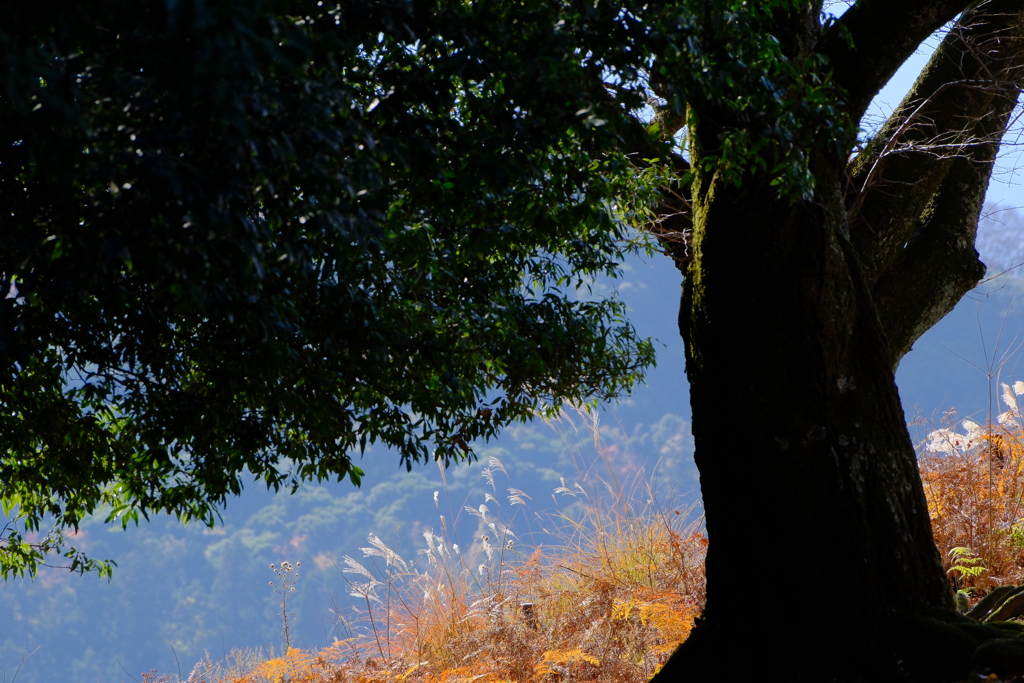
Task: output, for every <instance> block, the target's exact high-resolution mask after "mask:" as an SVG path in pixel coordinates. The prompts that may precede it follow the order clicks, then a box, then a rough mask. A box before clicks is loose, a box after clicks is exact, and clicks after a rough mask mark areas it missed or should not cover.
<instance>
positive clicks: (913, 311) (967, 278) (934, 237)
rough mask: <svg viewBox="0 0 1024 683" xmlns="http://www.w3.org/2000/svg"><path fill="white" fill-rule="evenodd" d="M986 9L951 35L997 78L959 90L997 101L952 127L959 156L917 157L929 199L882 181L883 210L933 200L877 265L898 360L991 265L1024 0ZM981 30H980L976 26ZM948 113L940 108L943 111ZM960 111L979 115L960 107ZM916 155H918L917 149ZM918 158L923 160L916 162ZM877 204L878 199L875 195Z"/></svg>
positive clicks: (1001, 0)
mask: <svg viewBox="0 0 1024 683" xmlns="http://www.w3.org/2000/svg"><path fill="white" fill-rule="evenodd" d="M979 11H985V12H986V14H987V15H988V17H987V18H984V19H983V18H981V17H979V16H978V15H977V14H976V13H971V14H970V15H965V17H964V20H963V24H964V28H963V30H961V31H955V32H954V33H951V35H950V37H949V38H947V41H946V42H949V43H950V44H955V43H956V41H957V39H958V38H957V37H956V36H959V39H962V40H963V43H962V45H963V46H964V47H966V48H968V50H966V51H962V52H960V53H959V57H961V58H962V59H961V61H960V62H959V64H960V65H963V68H973V69H975V70H976V71H977V72H978V74H977V75H979V76H980V75H984V76H986V77H987V79H984V80H983V79H975V83H985V84H986V85H984V86H981V85H979V86H978V87H977V88H976V91H971V92H967V93H964V91H963V90H962V89H953V91H954V92H955V91H958V92H959V99H960V100H963V101H967V100H970V101H972V104H971V105H969V106H967V107H966V108H967V109H968V110H970V109H971V108H972V107H979V106H981V105H982V104H985V102H987V109H986V110H985V111H983V112H982V113H981V114H980V115H978V116H974V117H972V118H971V119H970V124H968V125H967V126H966V128H965V130H962V131H955V130H954V131H952V132H953V133H955V135H953V137H956V138H959V140H958V141H957V142H959V144H960V145H961V146H960V147H959V148H958V149H956V153H955V155H953V156H951V157H950V156H945V155H942V154H938V153H936V154H933V155H932V156H931V158H930V159H929V158H928V157H927V156H922V153H921V152H916V153H915V155H914V156H916V161H917V163H916V164H914V163H910V164H909V165H910V166H911V168H909V169H903V170H904V171H907V170H909V171H914V170H916V171H917V172H918V173H919V174H920V175H921V177H922V180H921V181H920V183H921V186H919V187H918V188H916V189H917V190H918V191H921V190H922V189H923V186H930V185H934V186H935V189H934V190H933V191H930V192H927V194H926V197H925V198H924V199H922V198H921V197H920V196H918V197H911V196H909V195H908V193H912V192H913V191H914V190H913V189H907V188H904V187H900V188H896V189H892V188H890V190H891V191H890V192H889V193H887V194H884V195H883V194H881V191H880V190H879V191H878V193H879V196H880V197H881V199H880V200H878V202H877V205H876V206H873V207H871V209H870V210H871V211H873V212H874V214H875V216H876V217H880V216H881V213H880V212H881V211H885V210H890V211H893V212H899V211H900V208H899V206H898V205H896V204H895V202H898V201H902V202H903V203H904V204H914V205H916V206H920V205H921V204H922V203H923V202H924V203H925V204H924V206H923V207H922V209H921V213H920V215H919V216H918V217H917V218H916V219H915V220H914V221H913V223H912V224H911V228H912V229H911V231H910V232H909V234H907V236H906V238H905V240H906V241H905V244H900V243H899V241H898V240H899V239H903V238H898V239H897V241H896V243H895V244H894V245H893V244H892V242H893V239H892V235H893V234H896V235H898V234H900V231H899V230H895V229H891V230H890V231H889V235H888V237H889V240H888V241H889V242H890V246H889V248H890V249H893V246H895V249H893V251H894V254H895V255H894V258H892V259H890V260H889V262H888V263H887V265H886V267H884V268H881V269H878V268H875V269H873V270H874V272H876V273H877V275H876V277H877V281H876V282H875V284H874V287H873V293H874V297H875V302H876V306H877V310H878V315H879V319H880V321H881V323H882V326H883V328H884V329H885V331H886V335H887V337H888V340H889V351H890V357H891V358H892V361H893V365H894V366H895V365H896V364H898V363H899V360H900V359H901V358H902V357H903V355H904V354H906V352H907V351H909V350H910V347H911V345H912V344H913V343H914V342H915V341H916V340H917V339H918V338H919V337H920V336H921V335H922V334H924V332H926V331H927V330H928V329H929V328H931V327H932V326H933V325H934V324H935V323H936V322H938V321H939V320H940V319H941V318H942V317H943V316H945V315H946V314H947V313H948V312H949V311H950V310H952V309H953V307H954V306H955V305H956V303H957V302H958V301H959V300H960V299H961V297H963V295H964V294H965V293H966V292H967V291H968V290H970V289H971V288H972V287H974V286H975V285H976V284H977V282H978V280H980V279H981V277H982V276H983V275H984V273H985V267H984V265H983V264H982V263H981V262H980V261H979V260H978V253H977V251H976V250H975V247H974V242H975V237H976V236H977V224H978V216H979V214H980V212H981V207H982V203H983V201H984V198H985V192H986V190H987V189H988V183H989V179H990V177H991V174H992V168H993V165H994V162H995V158H996V154H997V153H998V152H999V146H1000V143H1001V141H1002V138H1003V135H1004V134H1005V132H1006V127H1007V125H1008V123H1009V121H1010V117H1011V114H1012V112H1013V110H1014V107H1015V106H1016V102H1017V99H1018V97H1019V94H1020V91H1021V84H1020V79H1021V78H1022V77H1024V6H1021V4H1020V2H1019V1H1017V0H998V1H997V2H991V3H988V4H987V5H986V6H985V7H984V8H982V9H981V10H979ZM971 32H974V35H968V34H970V33H971ZM946 42H944V44H943V47H944V48H945V47H946ZM949 57H950V55H949V54H946V55H944V56H941V57H939V58H938V62H935V60H933V62H935V65H934V66H935V68H934V70H935V71H940V70H941V69H942V68H943V67H944V66H946V65H947V64H948V61H949ZM972 62H973V63H972ZM932 67H933V64H930V65H929V67H928V69H926V71H925V73H924V74H923V75H922V77H921V79H919V81H918V85H921V84H922V82H924V81H927V80H928V79H929V78H930V77H934V74H930V73H929V72H930V71H932V70H933V69H932ZM926 87H930V86H926ZM917 89H918V86H915V90H917ZM912 95H913V93H912ZM908 99H909V98H908ZM909 104H911V102H908V100H904V103H903V105H901V107H900V110H898V112H897V113H899V112H900V111H903V110H905V109H906V106H907V105H909ZM944 115H945V113H941V112H937V113H936V118H938V117H940V116H944ZM959 115H960V116H961V117H962V116H964V115H969V114H965V113H964V112H963V111H960V112H959ZM947 118H949V117H947ZM949 120H951V121H952V120H956V119H949ZM964 120H965V119H964V118H959V119H958V125H963V122H964ZM933 121H934V119H933ZM887 125H888V124H887ZM964 141H966V142H964ZM910 160H911V162H913V161H914V157H911V158H910ZM872 165H874V164H872ZM915 165H916V167H917V168H916V169H915V168H913V167H914V166H915ZM866 173H867V174H870V172H866ZM861 175H862V176H863V175H865V173H863V172H862V174H861ZM936 178H938V180H936ZM905 189H906V191H904V190H905ZM872 199H873V197H872ZM867 206H868V202H865V207H867ZM908 215H909V214H907V213H906V212H904V216H903V217H902V218H897V219H896V220H895V223H899V221H900V220H905V219H906V218H907V216H908ZM857 227H858V228H859V229H857V230H854V226H852V225H851V236H852V235H853V234H854V233H856V234H857V236H858V240H857V241H858V242H860V243H862V244H863V243H864V242H865V241H866V235H867V234H868V232H869V230H868V225H867V222H863V221H862V222H858V224H857ZM876 237H878V235H876ZM862 258H863V255H862ZM865 266H866V267H867V266H868V264H865Z"/></svg>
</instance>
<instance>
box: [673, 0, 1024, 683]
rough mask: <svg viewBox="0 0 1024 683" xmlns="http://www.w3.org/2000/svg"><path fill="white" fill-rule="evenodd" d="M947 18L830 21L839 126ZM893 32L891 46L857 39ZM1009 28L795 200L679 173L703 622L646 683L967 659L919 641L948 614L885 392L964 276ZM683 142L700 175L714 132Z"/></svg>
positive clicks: (1017, 44)
mask: <svg viewBox="0 0 1024 683" xmlns="http://www.w3.org/2000/svg"><path fill="white" fill-rule="evenodd" d="M964 5H965V3H963V2H959V3H955V2H954V3H942V2H934V3H913V2H908V3H903V4H900V3H896V8H895V9H893V3H891V2H887V3H874V2H861V3H858V5H857V6H856V7H855V8H854V9H852V10H850V12H848V13H847V14H848V15H849V16H844V18H843V21H844V22H845V23H846V25H847V26H846V28H847V29H848V30H850V31H851V33H852V38H853V39H854V44H855V45H856V46H857V48H858V49H856V50H851V49H849V48H848V47H846V46H845V45H842V46H840V45H839V43H834V42H830V41H834V40H835V38H834V36H833V35H832V34H829V35H826V37H825V40H823V41H822V43H821V44H822V45H824V48H822V49H825V50H826V51H827V50H829V49H832V50H833V54H832V55H831V56H832V58H833V59H834V60H835V61H836V64H837V67H836V75H837V78H839V79H840V80H842V79H847V81H848V83H847V84H846V85H847V88H848V90H849V92H850V99H849V100H848V101H847V102H846V105H847V107H848V111H850V112H853V113H855V114H857V115H858V116H859V113H858V112H863V110H864V108H865V107H866V106H867V101H869V100H870V98H871V96H872V95H873V94H874V93H875V92H877V90H878V89H879V88H880V87H881V86H882V85H884V83H885V81H886V80H888V77H889V76H891V74H892V72H894V71H895V69H896V67H897V66H898V65H899V64H900V63H902V61H903V60H904V59H905V58H906V57H907V56H909V54H910V52H911V51H912V50H913V49H914V48H915V47H916V46H917V44H918V43H919V42H920V41H921V40H922V39H923V38H924V37H926V36H927V35H929V34H930V33H931V32H932V31H933V30H935V29H936V28H938V27H939V26H941V25H942V24H943V23H945V22H946V21H948V20H949V19H951V18H952V16H953V15H955V13H956V12H957V11H959V10H961V9H963V6H964ZM883 6H887V8H888V9H887V10H886V11H885V12H883ZM890 10H891V11H895V12H896V13H897V14H898V13H900V12H903V14H905V15H906V16H905V17H904V19H905V21H906V22H907V25H905V26H903V27H902V28H903V31H904V32H905V33H904V32H897V33H898V35H896V36H888V34H887V33H886V32H887V31H888V30H889V29H888V28H887V26H888V25H889V23H888V22H891V21H893V20H892V18H891V17H889V18H886V23H885V24H877V23H875V22H874V21H873V20H872V17H873V18H874V19H875V20H877V19H879V18H880V17H881V16H882V15H883V14H891V11H890ZM901 16H902V15H901ZM1022 22H1024V3H1021V2H1020V1H1019V0H1014V1H1010V0H997V1H995V2H990V3H986V4H985V5H984V6H983V7H980V8H978V9H976V10H972V11H971V12H967V13H965V14H964V15H963V16H962V17H961V20H960V23H959V25H958V27H957V28H956V29H954V30H953V31H951V32H950V33H949V35H948V36H947V37H946V39H945V41H944V43H943V45H942V48H941V49H940V50H939V51H938V52H937V53H936V55H935V57H934V58H933V59H932V61H931V63H930V64H929V66H928V68H927V69H926V70H925V72H924V73H923V74H922V76H921V78H920V79H919V80H918V81H917V84H916V85H915V86H914V90H913V91H912V92H911V93H910V94H909V95H908V97H907V100H905V101H904V103H903V104H901V106H900V107H899V108H898V110H897V111H896V113H895V114H894V115H893V118H892V119H891V120H890V121H889V122H888V123H887V124H886V125H885V126H884V127H883V128H882V129H881V131H880V132H879V133H878V135H877V136H876V138H875V140H873V141H872V144H870V145H869V146H868V147H867V149H866V150H865V151H864V152H863V153H862V154H861V155H860V157H858V158H857V159H855V160H854V162H853V163H852V164H848V163H847V159H846V158H841V157H840V156H839V155H836V154H835V153H834V152H826V151H819V152H817V153H816V154H815V155H814V156H812V159H813V161H812V170H813V172H814V175H815V178H816V182H817V184H816V194H815V196H814V198H813V200H810V201H805V202H801V203H797V204H792V203H787V202H782V201H779V200H778V199H777V198H776V193H775V191H774V188H772V187H770V186H769V180H770V179H769V178H767V177H759V176H755V175H751V176H750V177H748V178H747V179H746V180H745V182H744V183H743V184H742V186H741V187H739V188H737V187H735V186H734V185H732V184H726V183H724V182H722V181H721V178H719V177H718V176H716V175H714V174H713V173H709V172H702V171H700V170H699V169H700V168H701V166H700V164H699V163H693V168H695V169H698V170H697V171H696V180H695V181H694V184H693V186H692V189H691V196H690V197H688V198H687V202H688V203H689V205H690V206H692V215H691V216H690V219H691V220H692V246H691V247H690V248H689V250H688V252H687V260H686V262H685V266H686V271H685V281H684V286H683V295H682V302H681V307H680V313H679V327H680V333H681V334H682V336H683V339H684V342H685V347H686V364H687V374H688V376H689V380H690V397H691V406H692V411H693V429H694V438H695V442H696V455H695V458H696V462H697V466H698V468H699V470H700V476H701V488H702V493H703V497H704V506H705V513H706V520H707V533H708V538H709V549H708V556H707V581H708V585H707V595H708V602H707V607H706V610H705V613H704V615H703V617H702V619H701V620H700V621H699V622H698V625H697V627H696V628H695V630H694V632H693V634H692V636H691V637H690V639H689V640H688V641H687V642H686V643H684V644H683V645H682V646H681V648H680V649H679V651H678V652H677V653H676V654H675V655H674V656H673V658H672V659H671V660H670V661H669V663H668V664H667V665H666V666H665V668H664V669H663V670H662V672H661V673H660V674H659V675H658V676H656V677H655V680H656V681H657V682H658V683H666V682H668V681H690V680H692V681H703V680H717V679H718V678H719V677H721V676H723V675H724V676H726V677H737V678H743V677H745V676H750V677H751V679H752V680H761V678H760V677H761V676H766V677H768V678H765V680H792V681H823V680H830V681H831V680H840V681H890V680H892V681H897V680H917V681H938V680H956V678H955V677H951V676H956V675H960V676H961V677H963V676H965V675H966V671H967V669H966V668H965V667H969V666H970V652H971V651H972V649H971V648H972V647H973V646H972V645H971V642H972V641H971V640H970V638H971V637H970V636H966V635H963V634H962V633H960V632H959V631H956V630H955V629H953V630H949V629H946V630H943V629H942V628H940V627H939V626H937V625H936V624H938V622H936V621H935V619H934V615H935V614H947V613H949V612H950V611H951V608H952V594H951V591H950V586H949V583H948V581H947V579H946V577H945V574H944V572H943V570H942V566H941V562H940V558H939V555H938V552H937V550H936V549H935V545H934V542H933V541H932V535H931V525H930V521H929V516H928V510H927V503H926V500H925V496H924V491H923V488H922V485H921V480H920V475H919V473H918V469H917V463H916V457H915V453H914V449H913V445H912V443H911V441H910V437H909V435H908V433H907V430H906V426H905V424H904V417H903V415H904V414H903V410H902V407H901V405H900V400H899V395H898V392H897V389H896V385H895V381H894V369H895V366H896V364H897V363H898V362H899V359H900V358H901V357H902V356H903V355H904V354H905V353H906V351H907V350H909V348H910V346H911V345H912V344H913V342H914V341H915V340H916V339H917V338H918V337H919V336H920V335H921V334H923V333H924V331H926V330H927V329H928V328H929V327H931V326H932V325H933V324H934V323H935V322H937V321H938V320H939V319H940V318H941V317H942V316H943V315H945V314H946V313H947V312H948V311H949V310H950V309H951V308H952V307H953V305H955V303H956V302H957V301H958V300H959V299H960V298H961V297H962V296H963V294H964V293H965V292H966V291H968V290H969V289H970V288H971V287H973V286H974V284H976V283H977V281H978V280H979V279H980V278H981V277H982V275H983V273H984V267H983V265H982V264H981V263H980V262H979V261H978V257H977V252H976V251H975V250H974V237H975V231H976V225H977V220H978V214H979V211H980V208H981V202H982V199H983V197H984V192H985V189H986V188H987V185H988V180H989V176H990V174H991V168H992V161H993V159H994V158H995V153H996V151H997V149H998V146H999V143H1000V139H1001V136H1002V133H1003V131H1004V130H1005V127H1006V123H1007V120H1008V117H1009V115H1010V112H1011V111H1012V110H1013V107H1014V105H1015V103H1016V100H1017V95H1018V93H1019V91H1020V87H1019V80H1020V77H1021V72H1020V70H1021V68H1022V62H1024V58H1022V56H1024V52H1022V40H1021V37H1022V36H1024V31H1022ZM805 29H806V30H807V31H813V30H814V27H812V26H810V25H807V26H806V27H805ZM876 33H877V34H878V35H874V34H876ZM792 42H793V43H794V44H797V45H799V44H805V43H806V41H801V40H793V41H792ZM886 42H888V43H890V44H889V45H886V44H885V43H886ZM830 46H831V47H830ZM875 51H877V52H878V54H874V52H875ZM883 53H884V54H883ZM858 70H860V71H858ZM981 81H984V82H983V83H982V82H981ZM966 82H970V83H966ZM689 134H690V139H691V149H690V151H691V157H692V158H693V159H694V160H697V161H698V162H699V159H700V157H701V150H702V149H703V148H710V146H711V145H714V144H716V143H715V141H716V140H717V134H718V131H717V130H716V129H714V128H712V127H710V126H708V125H702V126H701V127H700V129H699V130H690V131H689ZM677 205H678V203H677ZM671 220H672V221H674V223H673V225H675V231H676V232H679V231H681V230H682V229H683V228H682V227H680V220H681V219H679V218H678V217H676V216H673V217H672V218H671ZM737 435H740V437H739V439H738V438H737ZM787 541H789V542H790V544H789V545H786V542H787ZM751 577H759V578H757V579H754V580H751ZM935 633H939V635H938V636H935V635H934V634H935ZM922 634H924V635H922ZM943 638H945V639H946V640H945V641H944V640H943ZM953 641H955V642H953ZM922 643H924V645H923V646H922ZM951 643H952V644H951ZM975 644H976V643H975ZM922 647H924V650H926V651H927V652H928V653H929V654H928V655H927V656H926V657H921V656H919V655H920V652H921V651H922ZM964 652H967V653H968V654H967V655H966V657H967V659H966V660H965V659H964V657H965V655H964V654H963V653H964ZM915 657H916V658H915Z"/></svg>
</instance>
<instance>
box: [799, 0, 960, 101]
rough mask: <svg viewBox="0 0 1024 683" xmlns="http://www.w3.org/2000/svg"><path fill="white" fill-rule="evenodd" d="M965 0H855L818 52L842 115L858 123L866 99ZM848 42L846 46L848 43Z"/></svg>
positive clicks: (867, 99) (875, 91)
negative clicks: (839, 94)
mask: <svg viewBox="0 0 1024 683" xmlns="http://www.w3.org/2000/svg"><path fill="white" fill-rule="evenodd" d="M971 4H973V2H972V1H971V0H903V1H902V2H892V0H860V1H859V2H857V4H856V5H854V6H853V7H851V8H850V9H848V10H847V11H846V12H845V13H844V14H843V15H842V16H841V17H840V18H839V20H838V21H836V23H835V24H833V25H832V26H831V27H830V28H829V29H828V31H827V32H826V34H825V36H824V37H823V39H822V42H821V45H820V48H819V50H820V52H821V53H822V54H824V55H825V56H827V57H828V58H829V59H830V61H831V62H832V65H833V74H834V77H835V80H836V83H837V84H839V85H840V86H842V87H843V88H844V89H845V90H846V93H847V100H846V107H845V110H846V113H847V115H848V116H849V117H850V118H851V119H852V120H854V121H859V120H860V118H861V117H862V116H863V115H864V112H865V111H867V108H868V105H869V104H870V103H871V99H872V98H873V97H874V96H875V95H876V94H877V93H878V91H879V90H881V89H882V87H883V86H885V84H886V83H888V82H889V79H890V78H892V75H893V74H894V73H896V70H897V69H898V68H899V67H900V65H902V64H903V63H904V62H905V61H906V60H907V58H909V57H910V55H912V54H913V53H914V50H916V49H917V47H918V45H920V44H921V43H922V42H923V41H924V40H925V39H926V38H928V36H930V35H931V34H932V33H934V32H935V31H937V30H938V29H939V28H941V27H942V25H943V24H945V23H947V22H949V21H951V20H952V19H953V18H955V17H956V15H957V14H959V13H960V12H962V11H964V10H965V9H966V8H967V7H969V6H970V5H971ZM851 43H852V44H851Z"/></svg>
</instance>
